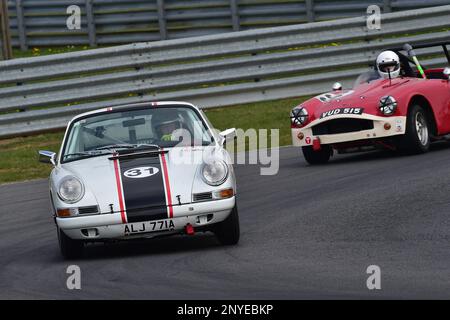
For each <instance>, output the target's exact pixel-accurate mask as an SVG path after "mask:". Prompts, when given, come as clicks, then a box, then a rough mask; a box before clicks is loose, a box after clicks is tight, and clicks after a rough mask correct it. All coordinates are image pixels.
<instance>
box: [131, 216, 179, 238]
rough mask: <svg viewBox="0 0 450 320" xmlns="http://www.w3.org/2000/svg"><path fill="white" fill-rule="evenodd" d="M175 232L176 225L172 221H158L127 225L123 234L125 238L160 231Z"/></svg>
mask: <svg viewBox="0 0 450 320" xmlns="http://www.w3.org/2000/svg"><path fill="white" fill-rule="evenodd" d="M171 230H175V224H174V223H173V220H172V219H167V220H158V221H145V222H134V223H127V224H125V225H124V230H123V233H124V235H125V236H129V235H132V234H137V233H149V232H160V231H171Z"/></svg>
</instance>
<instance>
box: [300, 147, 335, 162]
mask: <svg viewBox="0 0 450 320" xmlns="http://www.w3.org/2000/svg"><path fill="white" fill-rule="evenodd" d="M302 151H303V156H304V157H305V160H306V162H308V163H309V164H311V165H315V164H325V163H327V162H328V160H330V157H331V154H332V152H333V149H332V148H331V146H328V145H323V146H322V147H321V149H320V150H318V151H314V149H313V148H312V147H311V146H307V147H302Z"/></svg>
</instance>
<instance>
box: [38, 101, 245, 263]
mask: <svg viewBox="0 0 450 320" xmlns="http://www.w3.org/2000/svg"><path fill="white" fill-rule="evenodd" d="M234 136H235V130H234V129H229V130H226V131H224V132H221V133H220V134H219V133H216V132H215V131H214V130H213V129H212V126H211V124H210V123H209V121H208V120H207V118H206V116H205V115H204V113H203V112H202V111H201V110H200V109H198V108H197V107H195V106H193V105H192V104H189V103H185V102H158V103H139V104H133V105H123V106H118V107H114V108H105V109H101V110H97V111H92V112H88V113H84V114H81V115H79V116H76V117H75V118H73V119H72V120H71V121H70V122H69V124H68V126H67V130H66V133H65V136H64V140H63V143H62V146H61V150H60V152H59V154H58V155H57V154H55V153H53V152H50V151H39V155H40V158H39V159H40V161H41V162H45V163H51V164H52V165H53V166H54V168H53V170H52V173H51V175H50V198H51V205H52V209H53V212H54V217H55V222H56V226H57V234H58V240H59V246H60V248H61V253H62V255H63V256H64V257H65V258H76V257H79V256H81V255H82V253H83V248H84V245H85V243H88V242H106V241H108V240H126V239H133V238H151V237H155V236H161V235H169V234H180V233H182V234H189V235H193V234H194V233H195V232H197V231H212V232H213V233H214V234H215V235H216V237H217V239H218V240H219V241H220V242H221V243H222V244H225V245H232V244H237V243H238V241H239V218H238V211H237V206H236V182H235V176H234V172H233V167H232V164H231V160H230V158H229V155H228V153H227V151H226V150H225V149H224V148H223V145H224V143H225V142H226V141H227V139H231V138H234Z"/></svg>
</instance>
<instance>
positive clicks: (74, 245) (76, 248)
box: [57, 228, 84, 259]
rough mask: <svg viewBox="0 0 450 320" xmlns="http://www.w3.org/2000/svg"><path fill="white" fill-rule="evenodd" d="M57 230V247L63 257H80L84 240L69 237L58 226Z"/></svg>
mask: <svg viewBox="0 0 450 320" xmlns="http://www.w3.org/2000/svg"><path fill="white" fill-rule="evenodd" d="M57 232H58V242H59V249H60V250H61V254H62V256H63V257H64V258H65V259H77V258H80V257H82V255H83V249H84V242H83V241H80V240H73V239H71V238H69V237H68V236H67V235H66V234H65V233H64V231H62V230H61V229H60V228H57Z"/></svg>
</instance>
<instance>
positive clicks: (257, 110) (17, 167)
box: [0, 98, 306, 184]
mask: <svg viewBox="0 0 450 320" xmlns="http://www.w3.org/2000/svg"><path fill="white" fill-rule="evenodd" d="M305 99H306V98H296V99H284V100H277V101H268V102H259V103H249V104H243V105H238V106H231V107H224V108H215V109H208V110H206V112H205V113H206V115H207V116H208V118H209V119H210V121H211V122H212V124H213V126H214V127H215V128H217V129H219V130H223V129H227V128H240V129H243V130H247V129H250V128H254V129H279V130H280V145H288V144H290V143H291V137H290V126H289V111H290V110H291V109H292V107H293V106H295V105H297V104H299V103H300V102H301V101H303V100H305ZM63 134H64V133H63V132H56V133H47V134H41V135H36V136H30V137H20V138H12V139H4V140H0V184H2V183H9V182H16V181H24V180H32V179H38V178H46V177H48V175H49V174H50V171H51V169H52V167H51V165H48V164H42V163H39V162H38V150H50V151H55V152H57V151H59V147H60V144H61V141H62V138H63Z"/></svg>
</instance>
